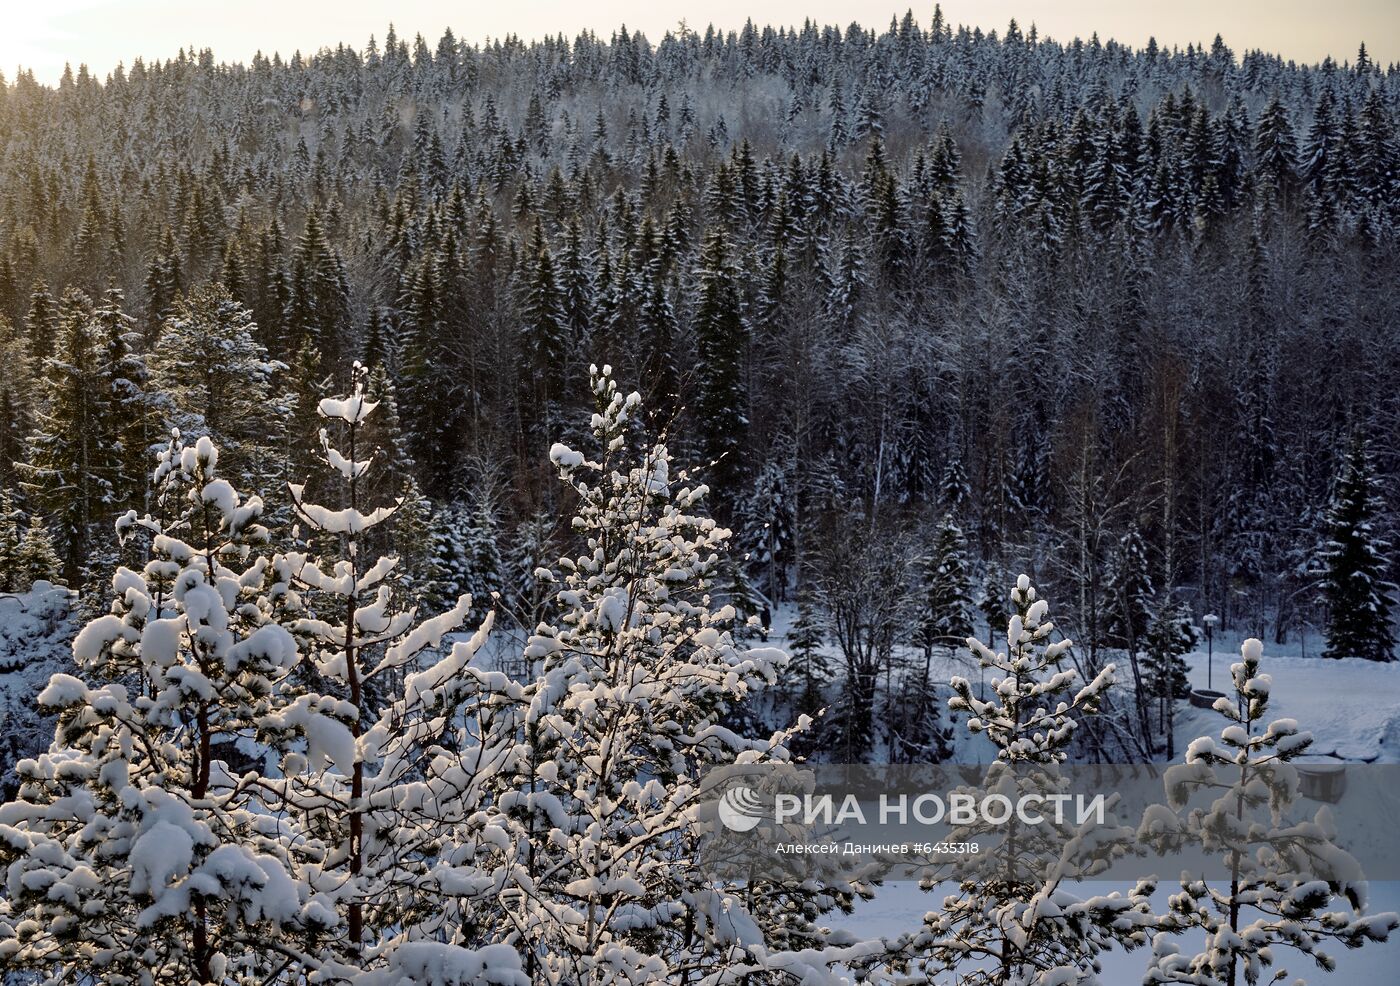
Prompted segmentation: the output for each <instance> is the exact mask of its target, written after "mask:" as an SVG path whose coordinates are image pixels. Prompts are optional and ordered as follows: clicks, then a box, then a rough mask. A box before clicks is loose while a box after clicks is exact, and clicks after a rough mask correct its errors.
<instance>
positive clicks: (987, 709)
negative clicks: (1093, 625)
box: [948, 575, 1114, 763]
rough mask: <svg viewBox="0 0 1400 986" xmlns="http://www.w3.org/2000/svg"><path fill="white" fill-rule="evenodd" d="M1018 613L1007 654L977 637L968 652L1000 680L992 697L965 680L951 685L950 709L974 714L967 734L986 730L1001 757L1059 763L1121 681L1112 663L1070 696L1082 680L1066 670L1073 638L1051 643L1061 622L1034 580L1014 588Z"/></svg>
mask: <svg viewBox="0 0 1400 986" xmlns="http://www.w3.org/2000/svg"><path fill="white" fill-rule="evenodd" d="M1011 603H1012V606H1013V607H1014V608H1015V613H1014V614H1013V615H1012V616H1011V618H1010V619H1009V621H1008V622H1007V627H1006V650H1005V651H993V650H992V649H991V648H989V647H988V646H987V645H986V644H984V643H982V642H981V641H980V640H978V639H977V638H976V637H969V638H968V639H967V646H968V648H969V649H971V651H972V653H973V654H975V655H977V658H978V661H979V662H980V663H981V665H982V666H983V667H986V668H991V669H993V670H994V671H996V672H1000V674H999V675H997V676H995V677H993V678H992V679H991V682H990V685H991V689H992V698H990V699H983V698H981V697H980V696H978V695H975V694H974V693H973V690H972V686H971V685H970V684H969V683H968V681H967V679H965V678H960V677H959V678H954V679H952V681H951V682H950V684H951V685H952V687H953V691H954V692H955V693H956V694H955V695H954V696H953V698H952V699H950V700H949V703H948V704H949V708H951V709H953V710H955V711H961V712H968V713H970V714H971V718H970V719H969V720H968V728H969V729H971V730H972V731H973V732H986V734H987V737H988V738H989V739H991V741H992V742H993V743H995V744H996V745H997V747H998V753H997V757H998V759H1001V760H1005V761H1011V762H1019V761H1025V762H1030V763H1059V762H1062V761H1063V760H1064V759H1065V756H1066V753H1065V748H1066V747H1067V746H1068V745H1069V742H1070V738H1071V737H1072V735H1073V733H1074V730H1075V726H1076V716H1077V715H1083V714H1086V713H1089V712H1093V711H1095V710H1096V709H1097V707H1098V700H1099V697H1100V696H1101V695H1102V694H1103V693H1104V692H1105V691H1106V690H1107V689H1108V687H1109V686H1110V685H1112V684H1113V681H1114V666H1113V665H1111V664H1110V665H1108V666H1107V667H1105V668H1104V669H1103V670H1102V671H1100V672H1099V674H1098V675H1097V676H1096V677H1095V678H1094V680H1093V681H1091V682H1089V683H1088V684H1087V685H1084V686H1083V687H1082V688H1080V689H1079V690H1078V691H1076V692H1075V693H1074V694H1073V696H1072V697H1070V695H1069V692H1070V689H1071V688H1072V687H1073V686H1074V684H1075V683H1076V682H1077V681H1078V680H1079V673H1078V672H1077V671H1075V670H1074V669H1073V668H1065V667H1062V665H1063V663H1064V659H1065V655H1066V654H1067V653H1068V652H1069V650H1070V648H1071V647H1072V646H1074V645H1073V643H1072V641H1070V640H1069V638H1067V637H1063V638H1061V639H1060V640H1056V641H1052V640H1051V639H1050V637H1051V634H1052V633H1053V632H1054V630H1055V624H1054V623H1052V622H1051V621H1050V619H1049V604H1048V603H1046V601H1045V600H1043V599H1038V598H1037V597H1036V591H1035V587H1034V586H1032V585H1031V584H1030V579H1029V578H1028V577H1027V576H1025V575H1022V576H1020V577H1019V578H1018V579H1017V580H1016V586H1015V588H1013V589H1012V590H1011Z"/></svg>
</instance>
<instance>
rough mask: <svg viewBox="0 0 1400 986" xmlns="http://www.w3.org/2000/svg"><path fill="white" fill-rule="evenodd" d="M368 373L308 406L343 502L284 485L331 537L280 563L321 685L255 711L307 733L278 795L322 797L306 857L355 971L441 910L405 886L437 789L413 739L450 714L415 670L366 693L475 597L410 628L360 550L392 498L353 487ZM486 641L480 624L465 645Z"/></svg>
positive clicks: (363, 470) (291, 732)
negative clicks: (399, 683) (395, 686)
mask: <svg viewBox="0 0 1400 986" xmlns="http://www.w3.org/2000/svg"><path fill="white" fill-rule="evenodd" d="M366 377H367V373H366V371H365V370H364V368H363V367H361V366H360V365H359V364H358V363H356V364H355V365H354V368H353V371H352V374H351V381H352V390H351V393H350V394H349V395H348V396H346V397H343V398H330V397H328V398H323V399H322V400H321V401H320V403H319V405H318V407H317V411H318V413H319V414H320V416H321V417H322V419H324V420H325V421H327V422H328V423H331V424H333V425H335V426H336V427H337V429H338V430H339V431H340V432H342V433H343V438H342V439H337V441H341V442H343V446H344V449H345V451H344V452H342V451H341V450H340V448H338V447H337V446H336V445H334V444H332V439H331V436H330V434H329V433H328V431H327V429H325V428H323V429H322V430H321V435H320V438H321V447H322V452H323V456H324V461H325V464H326V465H327V466H328V467H329V469H330V471H331V473H332V474H333V475H334V476H335V477H336V478H337V480H338V483H339V485H340V486H342V487H343V489H344V502H345V506H344V507H342V508H340V509H331V508H328V507H325V506H321V505H319V504H315V503H311V502H309V501H308V500H307V499H306V497H305V489H306V488H305V486H304V485H302V484H290V485H289V490H290V492H291V497H292V504H293V507H294V508H295V510H296V513H297V516H298V517H299V518H300V520H301V521H302V523H304V524H305V525H306V526H307V527H309V528H310V529H311V530H312V531H313V532H317V533H318V534H320V535H321V538H320V539H321V540H327V539H334V540H335V541H337V542H338V544H339V550H338V556H337V557H335V558H311V557H309V556H307V555H305V554H301V553H289V554H288V555H287V556H286V557H285V558H284V559H282V560H281V565H282V566H284V567H285V570H286V571H287V572H288V574H289V575H290V577H291V579H292V581H293V584H294V585H297V586H300V587H302V588H303V589H305V590H306V592H307V604H308V606H309V607H310V608H311V610H312V611H313V612H314V613H315V615H314V616H312V615H307V616H305V617H303V618H300V619H296V620H294V621H293V622H292V624H291V628H292V631H293V632H294V633H295V634H296V635H297V636H298V637H299V638H302V639H304V640H307V641H308V642H309V644H310V646H311V647H313V648H314V651H313V658H314V661H315V667H316V671H317V675H318V681H319V682H320V683H322V684H324V686H325V687H326V690H327V692H328V694H316V693H314V692H308V693H307V694H305V695H302V696H300V697H299V698H298V699H297V701H296V702H295V703H294V704H293V705H292V706H291V707H290V708H288V709H287V710H285V711H284V712H282V713H281V714H280V715H279V716H265V717H264V718H263V719H262V720H261V722H260V727H261V729H262V730H264V731H266V732H268V733H269V734H271V735H273V736H278V735H279V734H280V735H282V736H283V737H289V736H297V735H302V736H304V737H305V739H306V741H307V744H308V754H309V756H307V757H303V758H301V759H300V760H299V761H296V762H295V763H289V762H285V761H284V764H283V769H284V772H285V773H286V774H287V775H288V778H287V780H286V781H285V782H284V783H283V785H282V786H281V794H282V797H283V798H284V799H286V801H288V802H291V803H294V804H299V805H302V806H309V805H310V804H312V803H319V804H320V805H324V806H330V810H329V811H323V812H320V813H318V814H317V816H316V822H317V824H318V836H319V838H318V840H317V843H316V846H317V848H316V849H315V850H314V852H315V853H319V855H318V856H316V857H315V858H314V859H313V860H311V861H309V862H310V863H311V865H312V868H314V870H315V877H314V880H313V889H314V891H315V892H316V893H317V894H319V895H322V897H323V900H324V906H326V907H328V908H330V914H329V915H328V916H327V917H328V920H329V925H328V930H331V931H333V932H334V935H335V937H334V938H333V940H331V941H330V942H329V951H330V957H331V958H332V959H333V961H335V962H338V963H343V964H344V965H346V966H347V967H350V968H360V967H363V966H365V965H366V964H373V963H374V962H375V960H376V959H377V958H379V957H380V956H382V955H383V954H384V951H385V946H384V939H385V938H386V937H390V938H391V940H392V941H395V942H397V941H401V940H405V939H407V938H409V937H413V930H414V929H415V928H416V927H417V924H418V923H419V922H421V921H424V920H435V919H436V917H437V916H440V908H438V907H436V905H435V904H434V902H433V901H432V900H431V899H429V898H428V897H426V896H425V895H424V894H421V893H414V892H412V888H414V887H416V886H418V885H419V884H426V883H427V879H428V878H427V870H428V869H429V867H430V865H431V852H432V850H434V849H436V847H437V841H436V838H437V836H436V833H437V832H438V831H439V829H438V827H437V826H438V819H437V818H436V817H435V813H436V812H438V811H439V810H440V809H441V808H442V805H441V804H440V803H439V801H438V798H439V797H440V796H441V794H442V790H441V789H440V788H435V789H431V790H424V789H422V788H421V787H419V786H418V785H417V783H416V778H414V777H413V776H412V775H413V773H414V772H415V771H416V770H417V769H418V768H419V767H420V765H421V758H422V757H423V756H424V755H425V753H426V750H425V748H422V747H420V745H419V744H422V743H424V742H425V741H427V740H429V739H430V738H431V737H434V736H437V735H439V734H441V733H442V732H443V731H444V730H445V729H446V728H447V723H446V722H445V721H443V720H442V718H441V715H440V714H438V713H435V712H434V711H433V710H435V709H437V708H438V705H437V701H438V700H437V699H435V698H434V696H432V695H429V694H425V692H426V690H427V689H429V687H430V686H429V685H428V684H427V683H426V681H425V680H424V679H420V678H415V677H414V676H413V675H412V674H409V675H408V676H407V678H406V679H405V689H406V694H405V695H404V696H403V698H402V699H400V700H398V701H385V702H384V706H383V708H382V709H381V710H379V714H378V715H377V716H376V714H375V713H376V710H375V709H373V708H372V707H371V705H372V703H371V701H370V696H371V691H372V690H374V689H375V688H376V686H378V685H379V683H380V680H382V679H384V678H385V677H386V675H387V673H388V672H391V671H393V672H398V671H404V672H406V671H408V670H409V669H411V668H412V667H413V665H414V663H415V662H416V661H418V660H419V658H420V655H421V654H422V653H423V652H424V651H425V650H427V649H429V648H433V647H437V646H439V645H440V644H441V641H442V638H443V636H444V635H445V634H447V633H448V632H450V631H452V630H455V629H456V628H457V627H459V626H460V625H461V624H462V622H463V621H464V620H465V619H466V617H467V614H468V612H469V611H470V608H471V597H470V596H465V595H464V596H462V597H461V598H459V599H458V600H457V602H456V604H455V606H453V607H452V609H450V610H448V611H447V612H446V613H444V614H442V615H441V616H437V617H434V618H433V619H431V620H428V621H427V622H425V623H423V624H421V625H417V626H415V616H416V611H415V610H413V609H401V608H399V607H397V606H396V605H395V602H394V599H393V591H392V581H391V579H392V575H393V571H394V568H395V567H396V565H397V564H398V559H397V558H396V557H384V558H378V559H370V558H368V557H363V556H362V554H361V550H360V549H361V547H362V544H363V540H364V538H365V535H366V533H367V532H368V531H370V530H372V529H373V528H375V527H377V526H378V525H380V524H382V523H384V522H385V521H387V520H388V519H389V518H390V517H392V516H393V515H394V513H395V511H396V510H397V509H398V506H399V504H398V502H394V503H392V504H389V505H384V506H379V507H373V508H370V507H369V506H368V505H367V504H365V503H364V502H363V499H362V497H361V493H360V491H361V488H362V484H363V483H364V481H365V478H366V476H367V475H368V474H369V472H370V470H371V468H372V466H373V459H374V451H375V450H374V449H372V448H366V447H364V445H363V444H362V443H361V442H360V438H361V429H362V427H363V425H364V422H365V420H366V419H367V418H368V417H369V416H370V415H371V414H373V413H374V411H375V409H376V404H375V403H374V402H372V401H370V400H368V399H367V398H366V396H365V393H364V384H365V379H366ZM362 456H363V458H361V457H362ZM486 626H487V627H489V622H488V623H487V624H486ZM484 640H485V632H484V631H483V633H482V634H480V635H479V637H478V638H477V639H476V640H475V642H474V645H473V646H472V647H471V648H470V651H471V653H474V652H475V649H476V648H479V647H480V645H481V643H482V642H484ZM381 655H382V657H381ZM470 656H471V655H470V653H465V652H460V651H457V650H455V649H454V654H453V655H452V656H449V657H448V658H446V659H444V660H443V661H442V662H440V663H439V664H437V665H436V666H435V669H433V671H431V672H425V673H429V674H431V675H432V676H433V677H432V680H433V681H438V680H439V679H440V678H441V677H442V674H441V673H440V671H439V670H438V669H441V668H443V667H447V666H452V667H455V666H456V665H455V664H453V663H452V662H454V661H459V662H464V661H466V660H468V659H469V658H470ZM323 738H324V739H326V740H329V741H330V742H327V743H323V742H322V739H323ZM459 780H460V781H462V785H461V787H460V789H458V790H457V791H456V792H455V793H457V794H460V795H461V798H462V801H463V807H464V806H466V805H470V804H471V803H472V799H471V797H470V790H469V789H470V786H471V784H470V782H471V777H470V776H469V775H463V776H462V777H460V778H459ZM415 811H418V812H420V813H417V814H415Z"/></svg>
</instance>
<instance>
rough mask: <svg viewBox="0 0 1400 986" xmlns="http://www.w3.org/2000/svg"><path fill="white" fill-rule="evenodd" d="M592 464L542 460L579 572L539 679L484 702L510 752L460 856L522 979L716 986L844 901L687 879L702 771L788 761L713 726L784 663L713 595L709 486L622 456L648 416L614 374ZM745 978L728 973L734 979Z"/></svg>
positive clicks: (565, 564) (576, 458)
mask: <svg viewBox="0 0 1400 986" xmlns="http://www.w3.org/2000/svg"><path fill="white" fill-rule="evenodd" d="M592 392H593V394H594V397H595V400H596V402H597V413H596V414H595V415H594V417H593V428H592V431H593V442H594V445H595V451H594V452H593V453H592V456H593V457H590V456H588V455H585V454H584V453H581V452H577V451H574V450H573V449H571V448H569V447H567V446H565V445H563V444H555V445H554V446H553V447H552V448H551V450H550V459H551V461H552V462H553V463H554V464H555V466H556V467H557V468H558V469H559V472H560V476H561V478H562V479H563V480H564V481H565V482H566V483H568V485H569V487H570V488H571V489H572V490H573V492H574V494H575V495H576V497H577V507H576V508H575V511H574V519H573V523H572V529H573V531H574V532H575V533H576V535H577V536H578V537H579V538H580V540H581V548H582V550H581V551H580V553H579V554H577V555H575V556H573V557H566V558H563V559H561V560H560V562H559V573H558V575H556V576H554V578H555V580H556V581H557V583H558V595H557V599H558V605H559V609H560V616H559V618H558V619H557V620H555V621H554V622H552V623H547V624H543V625H541V626H540V627H539V629H538V631H537V633H536V634H534V635H533V636H532V637H531V639H530V641H529V643H528V646H527V647H526V650H525V657H526V659H527V661H529V662H530V663H531V665H532V667H534V668H535V669H537V675H538V676H537V677H536V678H535V679H534V680H533V681H532V682H531V683H529V684H528V685H527V686H526V687H525V689H524V690H523V691H522V690H520V689H518V688H516V687H514V686H512V685H511V684H510V683H508V682H506V681H505V680H504V679H503V678H502V680H500V681H498V682H497V689H498V691H497V694H496V697H494V698H486V699H484V701H486V702H487V704H488V705H489V704H500V703H503V702H512V703H516V704H517V706H518V708H519V719H518V726H517V729H518V734H517V735H518V741H519V742H520V744H521V745H520V747H519V753H518V756H517V759H516V761H515V763H514V770H513V771H512V772H511V773H510V774H502V775H501V777H500V778H499V781H500V783H501V784H502V789H501V793H500V795H499V796H498V799H497V801H496V804H497V805H498V807H499V809H500V810H501V811H502V812H503V813H505V814H506V815H507V816H508V824H509V826H510V829H509V831H510V838H509V840H508V841H504V840H502V839H501V838H500V837H499V836H498V835H497V829H496V827H497V826H498V825H501V824H505V823H506V822H505V821H503V820H501V819H498V818H491V819H486V818H474V819H470V820H469V821H468V824H466V825H463V826H461V827H460V828H459V831H458V843H457V848H455V849H454V850H452V851H451V852H450V853H449V855H450V856H451V857H452V858H458V857H460V858H465V859H471V860H473V861H474V862H475V865H477V866H485V867H487V868H492V867H493V866H494V864H493V863H492V862H491V860H493V859H498V860H499V861H500V862H499V865H500V867H501V869H500V870H499V872H505V873H508V874H509V876H508V877H506V883H505V886H503V887H502V888H500V889H499V890H498V891H495V892H494V893H495V897H496V899H497V900H498V901H499V910H498V911H497V912H496V913H495V914H494V915H493V914H490V913H483V912H482V910H481V909H480V908H477V909H476V911H475V913H474V914H473V916H472V917H471V921H472V922H473V923H475V924H483V923H484V924H486V925H487V926H491V927H502V926H504V927H508V928H509V929H511V930H510V935H511V937H512V938H514V939H515V940H516V941H517V942H518V944H519V947H520V948H521V950H522V951H524V952H525V957H526V965H527V970H528V971H529V974H530V975H531V977H532V981H533V982H535V983H548V984H569V986H574V984H589V986H593V984H603V983H609V984H619V986H621V984H637V986H642V984H649V983H656V982H692V983H703V982H719V981H721V980H725V979H726V977H728V978H733V976H735V975H738V974H740V973H747V972H754V973H761V972H763V971H764V970H765V968H766V965H767V957H768V955H769V954H770V950H778V949H788V948H797V947H805V946H809V945H816V944H819V943H820V941H821V937H822V936H821V933H820V932H819V930H818V929H817V927H816V924H815V921H816V919H817V917H818V915H819V914H820V913H821V912H822V911H823V910H824V909H827V908H830V907H833V906H840V905H842V904H845V903H848V900H849V896H848V895H844V896H843V895H842V894H840V893H837V892H835V891H832V892H825V891H823V890H821V889H813V888H811V887H781V886H775V885H771V884H766V883H760V882H755V883H753V884H750V885H747V886H727V885H724V884H722V883H720V884H717V883H715V882H713V881H711V880H708V879H705V878H703V877H702V876H701V874H700V873H698V872H697V870H696V866H697V851H698V848H699V844H700V839H701V838H702V837H703V835H704V833H705V831H706V829H707V826H706V823H703V822H702V820H701V807H702V802H703V801H704V799H705V798H706V797H707V796H706V795H705V794H704V793H703V792H702V787H701V785H700V783H699V782H700V778H701V774H702V772H703V771H704V770H705V769H706V768H708V767H713V766H718V765H727V764H733V763H736V762H738V763H753V764H758V763H766V762H785V761H786V760H787V759H788V753H787V746H786V744H787V742H788V740H789V737H790V733H789V732H787V731H782V732H778V733H775V734H773V735H772V736H770V737H767V738H763V739H752V738H748V737H744V736H740V735H737V734H736V733H734V732H733V731H731V730H730V729H727V728H725V727H724V726H723V725H722V724H721V720H722V719H723V718H724V717H725V716H726V715H727V714H728V713H729V712H730V711H731V710H733V709H734V708H735V707H736V706H738V705H740V704H742V703H744V702H745V701H747V700H749V699H750V698H751V697H752V696H753V695H754V693H755V692H756V691H757V690H759V689H761V688H763V687H767V686H769V685H771V684H773V682H774V680H775V672H776V669H777V668H780V667H781V666H782V665H783V664H784V663H785V657H784V655H783V654H782V653H781V652H780V651H777V650H774V649H771V648H760V649H756V650H742V649H740V648H739V647H738V646H737V645H736V644H735V642H734V639H733V637H732V635H731V627H732V625H733V622H734V612H733V610H732V609H731V608H730V607H728V606H716V605H715V604H714V603H713V602H712V600H711V598H710V595H709V591H710V589H711V588H712V586H713V585H714V581H715V579H716V578H717V577H718V576H719V575H720V574H721V567H720V565H721V560H722V558H723V554H724V548H725V543H726V541H727V539H728V537H729V532H728V531H726V530H724V529H723V528H721V527H719V526H718V525H717V524H716V523H715V522H714V521H713V520H712V519H710V518H708V517H705V516H704V515H703V514H700V513H698V512H697V509H696V508H697V506H698V504H699V502H700V501H701V499H702V498H703V497H704V496H705V493H706V488H705V487H704V486H690V485H687V477H686V475H685V474H684V473H678V474H673V473H672V472H671V465H670V455H669V453H668V452H667V450H666V447H665V446H664V445H660V444H658V445H653V446H650V447H641V448H638V447H635V446H634V443H633V442H632V441H629V434H630V433H631V431H632V426H633V422H634V421H635V420H637V419H638V417H639V415H640V413H641V407H640V405H641V399H640V397H639V395H637V394H636V393H633V394H629V395H625V396H624V395H623V394H622V393H620V392H619V391H618V389H617V385H616V383H615V382H614V381H613V379H612V376H611V371H610V368H608V367H604V368H603V370H602V371H601V372H600V371H598V370H597V368H594V369H593V370H592ZM736 970H737V971H736Z"/></svg>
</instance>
